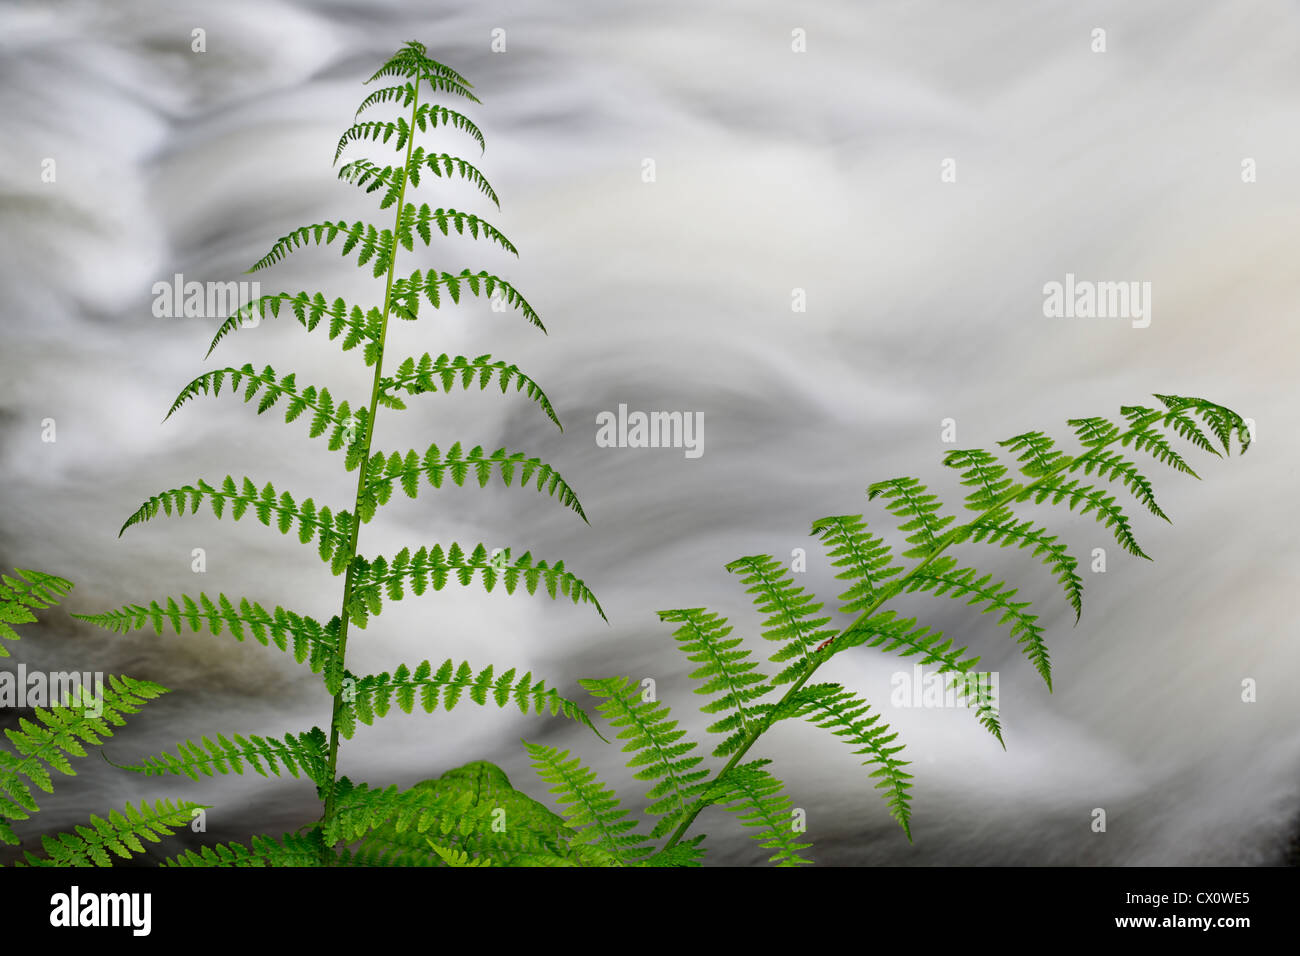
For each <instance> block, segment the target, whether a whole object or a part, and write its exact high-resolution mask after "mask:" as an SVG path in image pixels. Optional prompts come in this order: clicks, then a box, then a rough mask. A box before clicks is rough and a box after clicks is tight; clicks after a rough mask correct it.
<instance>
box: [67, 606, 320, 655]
mask: <svg viewBox="0 0 1300 956" xmlns="http://www.w3.org/2000/svg"><path fill="white" fill-rule="evenodd" d="M72 616H73V617H75V618H77V619H78V620H82V621H86V622H88V623H90V624H94V625H95V626H96V627H103V628H107V629H108V630H110V631H114V632H116V633H118V634H125V633H127V632H128V631H134V630H139V629H140V628H142V627H144V626H145V624H151V625H153V629H154V633H155V634H162V632H163V624H164V622H166V623H170V624H171V626H172V630H174V631H175V632H176V633H177V634H181V633H183V631H182V627H181V625H182V624H185V623H188V624H189V626H190V630H191V631H194V632H197V631H199V630H201V629H202V628H204V627H206V628H208V629H209V630H210V631H211V632H212V634H213V636H220V635H221V632H222V631H223V629H225V628H227V627H228V628H230V633H231V635H232V636H233V637H234V638H235V640H237V641H240V642H242V641H243V640H244V633H245V631H244V629H245V627H247V628H248V632H249V633H251V634H252V635H253V639H254V640H255V641H257V642H258V643H259V644H261V645H262V646H263V647H265V646H267V644H268V642H269V643H271V644H274V645H275V646H276V647H277V648H279V649H280V650H282V651H284V652H285V653H292V654H293V656H294V660H296V661H297V662H298V663H299V664H302V663H304V662H306V663H307V664H308V666H310V667H311V669H312V671H313V672H316V673H319V672H320V670H321V669H322V668H323V667H324V666H325V665H326V664H327V663H329V660H330V657H331V655H332V652H333V650H334V648H335V647H336V646H337V641H338V628H339V618H338V617H337V616H335V617H334V618H332V619H331V620H330V622H329V623H328V624H320V623H319V622H317V621H315V620H314V619H312V618H310V617H305V616H303V615H301V614H297V613H295V612H293V611H286V610H285V609H284V608H282V607H278V606H277V607H276V608H275V610H274V611H267V610H266V608H264V607H262V605H261V604H259V603H257V602H256V601H249V600H248V598H240V599H239V604H238V606H236V605H235V604H234V603H233V602H232V601H231V600H230V598H228V597H226V596H225V595H224V594H218V595H217V600H216V603H213V601H212V599H211V598H209V597H208V596H207V595H206V594H203V593H200V594H199V599H198V601H195V600H194V599H193V598H192V597H190V596H189V595H185V594H182V595H181V600H180V603H179V604H178V603H177V602H176V599H175V598H170V597H169V598H167V603H166V604H165V605H164V604H159V603H158V602H157V601H151V602H150V603H149V605H148V607H145V606H143V605H140V604H128V605H126V606H125V607H122V608H119V609H117V610H113V611H106V612H104V613H102V614H73V615H72ZM291 647H292V650H290V648H291Z"/></svg>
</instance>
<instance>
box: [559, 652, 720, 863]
mask: <svg viewBox="0 0 1300 956" xmlns="http://www.w3.org/2000/svg"><path fill="white" fill-rule="evenodd" d="M578 683H580V684H581V685H582V686H583V687H584V688H586V690H587V691H588V692H590V693H591V694H592V695H594V696H595V697H598V698H600V699H601V700H602V703H601V704H600V706H599V708H598V709H599V710H600V713H601V714H602V715H603V716H604V718H605V719H606V720H607V721H609V723H610V724H611V725H612V726H614V727H616V728H618V731H619V733H618V739H619V740H625V741H627V743H625V744H624V745H623V752H624V753H632V754H634V756H633V757H632V758H631V759H629V760H628V762H627V765H628V766H629V767H640V768H641V769H640V770H638V771H637V772H636V774H635V776H636V778H637V779H638V780H652V781H657V783H655V784H654V786H653V787H651V788H650V790H649V792H648V793H647V794H646V796H647V797H649V798H650V801H651V802H650V805H649V806H647V807H646V809H645V812H646V813H647V814H648V815H650V816H656V817H662V819H661V820H659V822H658V823H656V824H655V826H654V828H653V829H652V830H651V832H650V835H651V837H653V838H656V839H657V838H658V837H661V836H663V835H664V834H665V833H667V832H668V831H669V830H671V829H672V827H673V824H675V823H676V822H677V819H678V817H679V816H681V815H682V814H683V813H685V812H686V811H687V809H688V808H689V807H690V806H691V804H693V803H694V802H695V800H696V799H697V798H698V797H699V796H700V794H701V793H702V792H703V791H704V789H705V788H706V787H707V783H704V782H702V781H703V780H704V778H706V777H707V776H708V775H709V772H708V771H707V770H696V769H695V767H697V766H698V765H699V764H700V762H701V761H702V760H703V759H704V758H702V757H698V756H687V754H689V753H690V752H691V751H692V750H694V749H695V743H694V741H690V740H683V739H682V738H683V737H685V736H686V731H684V730H678V729H677V721H675V720H670V719H669V717H670V713H669V709H668V707H667V705H665V704H660V703H654V702H651V701H646V700H642V699H641V694H640V690H639V688H638V687H637V685H636V684H634V683H633V682H632V681H631V680H629V679H628V678H626V677H614V678H606V679H603V680H581V681H579V682H578Z"/></svg>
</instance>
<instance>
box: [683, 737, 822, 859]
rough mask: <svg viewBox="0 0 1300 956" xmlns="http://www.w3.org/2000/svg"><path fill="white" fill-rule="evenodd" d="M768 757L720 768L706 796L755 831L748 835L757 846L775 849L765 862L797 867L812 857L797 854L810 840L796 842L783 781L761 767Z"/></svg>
mask: <svg viewBox="0 0 1300 956" xmlns="http://www.w3.org/2000/svg"><path fill="white" fill-rule="evenodd" d="M771 762H772V761H770V760H753V761H750V762H749V763H745V764H739V765H737V766H735V767H731V768H730V769H727V770H725V771H723V773H722V774H721V775H719V777H718V779H717V781H716V782H715V783H713V784H712V785H711V786H710V787H708V788H707V790H708V792H707V794H706V799H707V801H708V802H709V803H715V804H718V805H719V806H721V807H723V809H726V810H729V811H731V812H732V813H734V814H736V818H737V819H738V820H740V822H741V823H743V824H744V825H745V826H747V827H752V828H755V829H757V830H758V832H757V833H755V834H752V836H753V837H754V839H755V840H759V841H761V842H760V843H759V846H761V847H763V848H764V849H767V850H775V851H776V852H775V853H773V854H772V855H771V856H770V857H768V860H769V862H773V863H776V864H777V866H801V865H803V864H808V863H812V860H810V859H808V858H807V857H804V856H801V855H800V853H799V851H800V850H806V849H808V848H809V847H810V846H812V844H811V843H800V842H799V838H798V836H796V833H795V830H794V818H793V814H792V813H791V812H790V798H789V797H787V796H786V795H785V794H784V793H782V788H783V786H784V785H783V784H782V783H781V781H780V780H778V779H777V778H776V777H774V776H772V775H771V774H770V773H768V772H767V771H766V770H764V769H763V768H764V767H765V766H767V765H768V764H770V763H771Z"/></svg>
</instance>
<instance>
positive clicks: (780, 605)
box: [727, 554, 834, 684]
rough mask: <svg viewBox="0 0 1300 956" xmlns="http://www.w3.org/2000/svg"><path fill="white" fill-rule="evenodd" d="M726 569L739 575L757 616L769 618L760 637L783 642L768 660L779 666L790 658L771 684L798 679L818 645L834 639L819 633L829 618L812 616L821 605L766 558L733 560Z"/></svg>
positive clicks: (832, 635)
mask: <svg viewBox="0 0 1300 956" xmlns="http://www.w3.org/2000/svg"><path fill="white" fill-rule="evenodd" d="M727 570H728V571H730V572H731V573H733V574H739V575H740V576H741V577H740V580H741V583H742V584H744V585H746V586H747V587H746V590H745V593H746V594H752V595H754V606H755V607H756V608H757V609H758V611H759V613H761V614H769V615H771V616H770V617H768V618H767V619H766V620H764V621H763V625H762V626H763V631H762V634H763V637H765V638H766V639H767V640H769V641H784V642H785V646H784V647H782V648H781V649H780V650H778V651H777V652H776V653H775V654H773V655H772V656H771V657H769V658H768V660H770V661H772V662H773V663H777V664H779V663H782V662H784V661H789V660H792V659H793V663H791V664H788V665H787V666H786V668H785V670H783V671H781V673H779V674H777V675H776V677H774V678H772V682H773V683H774V684H788V683H790V682H792V681H795V680H798V679H799V677H800V676H801V675H802V674H803V673H804V672H805V669H806V668H807V667H808V666H809V661H810V658H811V655H812V654H813V652H814V651H815V650H816V649H817V645H818V644H819V642H822V641H823V640H825V639H827V638H831V637H834V632H833V631H827V630H823V627H824V625H826V624H827V623H829V622H830V618H829V617H814V616H813V615H815V614H816V613H817V612H818V611H820V610H821V609H822V607H823V605H821V604H814V603H812V602H813V595H812V594H809V593H808V592H807V591H805V590H804V589H803V588H801V587H797V586H796V585H795V583H794V578H793V576H792V575H791V574H790V572H789V571H787V570H786V568H785V565H783V564H781V562H779V561H777V560H776V559H775V558H773V557H771V556H770V555H766V554H756V555H750V556H748V557H744V558H737V559H736V560H735V561H732V562H731V563H730V564H728V565H727Z"/></svg>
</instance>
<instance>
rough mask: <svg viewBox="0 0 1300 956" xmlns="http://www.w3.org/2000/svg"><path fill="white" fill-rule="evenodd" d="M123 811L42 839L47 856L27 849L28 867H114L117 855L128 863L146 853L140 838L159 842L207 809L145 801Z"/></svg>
mask: <svg viewBox="0 0 1300 956" xmlns="http://www.w3.org/2000/svg"><path fill="white" fill-rule="evenodd" d="M123 809H124V811H125V812H124V813H119V812H118V811H116V810H113V811H112V812H110V813H109V815H108V819H107V820H105V819H103V818H102V817H97V816H94V815H93V814H92V815H91V817H90V826H79V827H77V828H76V829H75V831H74V832H72V833H59V834H56V835H54V836H50V835H48V834H46V835H44V836H42V837H41V846H42V847H44V849H45V853H46V856H45V857H38V856H36V855H35V854H34V853H32V852H31V851H30V850H28V851H26V852H25V853H24V856H25V858H26V864H25V865H27V866H112V865H113V857H114V856H117V857H120V858H121V859H124V860H129V859H131V854H132V853H144V852H145V848H144V844H143V843H141V842H140V838H141V837H143V838H144V839H146V840H148V841H149V842H150V843H160V842H161V841H162V838H163V837H165V836H171V835H172V834H173V833H175V832H176V830H177V829H178V828H183V827H185V826H187V825H188V824H189V823H190V821H191V820H192V819H193V816H194V811H195V810H202V809H206V808H205V807H204V805H203V804H200V803H191V802H189V801H188V800H182V801H181V802H179V803H175V804H174V803H172V802H171V801H170V800H159V801H157V802H156V803H154V805H153V806H150V805H149V802H148V801H147V800H145V801H141V803H140V806H139V807H133V806H131V804H129V803H128V804H126V805H125V807H124V808H123ZM17 865H19V866H22V865H24V864H22V863H20V864H17Z"/></svg>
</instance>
